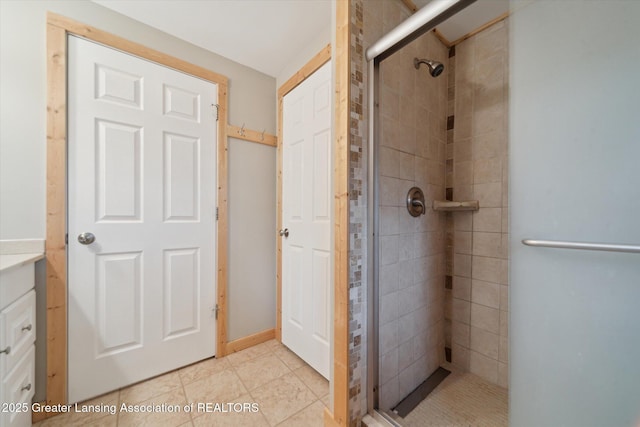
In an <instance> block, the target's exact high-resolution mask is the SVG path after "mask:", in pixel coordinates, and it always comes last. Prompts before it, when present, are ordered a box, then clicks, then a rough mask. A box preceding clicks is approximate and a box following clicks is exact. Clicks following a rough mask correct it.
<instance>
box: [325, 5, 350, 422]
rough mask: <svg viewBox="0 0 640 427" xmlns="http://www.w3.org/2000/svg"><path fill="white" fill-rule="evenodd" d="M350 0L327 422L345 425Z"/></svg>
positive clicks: (342, 28)
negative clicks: (330, 392)
mask: <svg viewBox="0 0 640 427" xmlns="http://www.w3.org/2000/svg"><path fill="white" fill-rule="evenodd" d="M351 13H352V10H351V2H350V1H348V0H341V1H338V2H336V46H335V65H334V66H335V73H334V76H335V85H336V89H335V90H336V99H335V102H336V105H335V119H334V132H335V141H334V144H335V147H334V163H333V164H334V193H335V196H334V197H335V201H334V235H335V240H334V245H335V247H334V303H333V306H334V313H333V325H334V326H333V328H334V329H333V343H334V344H333V381H332V384H331V385H332V387H333V408H332V409H333V412H332V413H329V412H328V411H327V412H325V423H326V425H340V426H348V425H349V424H350V417H349V129H350V120H349V117H350V102H349V101H350V96H351V73H350V66H351V55H350V52H349V50H350V40H351V37H350V22H351Z"/></svg>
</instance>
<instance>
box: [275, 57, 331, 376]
mask: <svg viewBox="0 0 640 427" xmlns="http://www.w3.org/2000/svg"><path fill="white" fill-rule="evenodd" d="M282 117H283V119H282V122H283V143H282V149H283V153H282V159H283V164H282V182H283V185H282V187H283V188H282V189H283V192H282V227H283V229H285V228H286V229H288V236H282V237H281V238H282V239H283V241H282V272H283V273H282V342H283V344H285V345H286V346H287V347H289V348H290V349H291V350H292V351H293V352H295V353H296V354H298V355H299V356H300V357H301V358H302V359H303V360H305V361H306V362H307V363H308V364H309V365H310V366H311V367H313V368H314V369H315V370H317V371H318V372H320V374H322V375H323V376H324V377H326V378H328V377H329V360H330V350H329V337H330V311H329V310H330V302H329V290H330V284H331V277H332V275H331V253H332V251H331V246H330V242H331V195H332V191H331V188H332V187H331V182H332V181H331V172H332V170H331V62H328V63H327V64H325V65H324V66H322V67H321V68H320V69H319V70H318V71H316V72H315V73H314V74H312V75H311V76H310V77H309V78H307V79H306V80H305V81H304V82H302V83H301V84H300V85H299V86H297V87H296V88H295V89H293V90H292V91H291V92H289V94H287V95H286V96H285V97H284V100H283V116H282Z"/></svg>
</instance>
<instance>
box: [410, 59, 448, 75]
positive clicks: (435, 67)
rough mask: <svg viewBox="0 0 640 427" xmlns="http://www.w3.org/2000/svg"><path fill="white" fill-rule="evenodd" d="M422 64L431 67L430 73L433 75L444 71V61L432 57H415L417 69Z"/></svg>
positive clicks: (414, 61)
mask: <svg viewBox="0 0 640 427" xmlns="http://www.w3.org/2000/svg"><path fill="white" fill-rule="evenodd" d="M420 64H427V67H429V74H431V76H432V77H438V76H439V75H440V74H442V72H443V71H444V65H442V62H438V61H434V60H431V59H418V58H413V66H414V67H416V70H417V69H418V68H420Z"/></svg>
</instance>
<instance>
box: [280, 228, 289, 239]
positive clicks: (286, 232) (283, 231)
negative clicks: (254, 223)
mask: <svg viewBox="0 0 640 427" xmlns="http://www.w3.org/2000/svg"><path fill="white" fill-rule="evenodd" d="M280 236H284V237H289V229H288V228H285V229H284V230H280Z"/></svg>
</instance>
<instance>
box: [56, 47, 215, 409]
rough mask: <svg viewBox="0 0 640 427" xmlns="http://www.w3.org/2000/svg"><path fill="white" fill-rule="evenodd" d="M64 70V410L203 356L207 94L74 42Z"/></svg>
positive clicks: (210, 209)
mask: <svg viewBox="0 0 640 427" xmlns="http://www.w3.org/2000/svg"><path fill="white" fill-rule="evenodd" d="M68 69H69V76H68V112H69V113H68V117H69V126H68V128H69V150H68V152H69V159H68V165H69V166H68V169H69V170H68V198H69V199H68V208H69V218H68V233H69V242H68V243H69V244H68V260H69V276H68V277H69V282H68V285H69V301H68V306H69V331H68V332H69V334H68V337H69V396H68V397H69V401H70V402H76V401H81V400H84V399H87V398H89V397H92V396H96V395H99V394H102V393H104V392H107V391H110V390H114V389H117V388H119V387H122V386H125V385H128V384H131V383H134V382H137V381H140V380H143V379H146V378H150V377H152V376H155V375H158V374H161V373H163V372H167V371H170V370H172V369H175V368H178V367H180V366H184V365H187V364H189V363H193V362H195V361H198V360H201V359H204V358H207V357H210V356H213V355H214V353H215V316H214V313H213V311H212V309H213V308H214V306H215V242H216V234H215V233H216V229H215V195H216V190H215V189H216V131H217V123H216V118H215V117H216V115H215V113H214V112H213V111H212V110H211V108H212V107H211V106H212V104H216V103H217V85H215V84H213V83H210V82H206V81H204V80H200V79H197V78H195V77H192V76H188V75H186V74H183V73H180V72H177V71H174V70H171V69H168V68H165V67H162V66H160V65H157V64H154V63H151V62H148V61H145V60H142V59H140V58H137V57H133V56H131V55H128V54H125V53H122V52H119V51H116V50H113V49H109V48H107V47H104V46H101V45H98V44H96V43H92V42H89V41H86V40H83V39H80V38H76V37H70V38H69V67H68ZM81 233H92V234H93V235H95V241H94V242H93V243H91V244H86V245H85V244H81V243H80V242H79V241H78V235H80V234H81Z"/></svg>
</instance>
